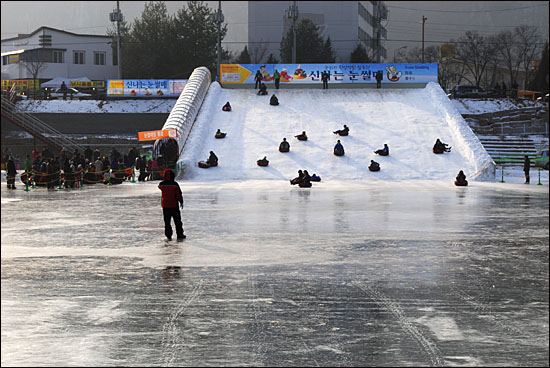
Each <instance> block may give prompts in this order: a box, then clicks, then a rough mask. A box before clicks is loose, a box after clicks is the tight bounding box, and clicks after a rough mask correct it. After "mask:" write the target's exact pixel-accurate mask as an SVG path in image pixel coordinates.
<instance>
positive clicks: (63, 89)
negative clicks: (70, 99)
mask: <svg viewBox="0 0 550 368" xmlns="http://www.w3.org/2000/svg"><path fill="white" fill-rule="evenodd" d="M61 92H63V99H64V100H66V99H67V85H66V84H65V81H63V82H62V83H61Z"/></svg>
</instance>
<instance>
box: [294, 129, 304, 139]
mask: <svg viewBox="0 0 550 368" xmlns="http://www.w3.org/2000/svg"><path fill="white" fill-rule="evenodd" d="M294 137H296V138H298V140H299V141H307V135H306V131H305V130H304V131H303V132H302V134H298V135H295V136H294Z"/></svg>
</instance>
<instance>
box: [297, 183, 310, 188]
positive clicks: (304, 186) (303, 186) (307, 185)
mask: <svg viewBox="0 0 550 368" xmlns="http://www.w3.org/2000/svg"><path fill="white" fill-rule="evenodd" d="M298 186H299V187H300V188H311V183H300V184H298Z"/></svg>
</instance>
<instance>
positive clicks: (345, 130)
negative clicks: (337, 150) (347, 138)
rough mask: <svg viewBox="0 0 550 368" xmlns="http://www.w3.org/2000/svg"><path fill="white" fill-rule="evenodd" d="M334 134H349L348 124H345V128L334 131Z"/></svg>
mask: <svg viewBox="0 0 550 368" xmlns="http://www.w3.org/2000/svg"><path fill="white" fill-rule="evenodd" d="M333 133H334V134H339V135H348V134H349V128H348V126H347V125H346V124H344V129H339V130H337V131H335V132H333Z"/></svg>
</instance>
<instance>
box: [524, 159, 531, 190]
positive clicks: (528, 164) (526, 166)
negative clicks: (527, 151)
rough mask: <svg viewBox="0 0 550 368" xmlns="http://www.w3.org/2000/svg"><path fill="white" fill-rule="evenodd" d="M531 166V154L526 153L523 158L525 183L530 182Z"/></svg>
mask: <svg viewBox="0 0 550 368" xmlns="http://www.w3.org/2000/svg"><path fill="white" fill-rule="evenodd" d="M530 168H531V160H529V156H527V155H525V158H524V159H523V172H524V173H525V184H529V179H530V178H529V169H530Z"/></svg>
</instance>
